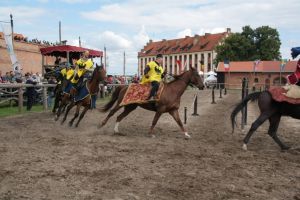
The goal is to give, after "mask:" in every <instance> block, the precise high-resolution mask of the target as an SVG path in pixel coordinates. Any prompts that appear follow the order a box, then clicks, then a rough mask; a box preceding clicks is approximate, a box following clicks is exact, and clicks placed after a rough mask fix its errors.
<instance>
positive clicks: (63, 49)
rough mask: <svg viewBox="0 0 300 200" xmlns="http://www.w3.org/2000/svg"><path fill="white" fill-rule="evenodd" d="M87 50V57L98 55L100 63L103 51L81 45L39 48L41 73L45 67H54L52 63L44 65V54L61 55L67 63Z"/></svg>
mask: <svg viewBox="0 0 300 200" xmlns="http://www.w3.org/2000/svg"><path fill="white" fill-rule="evenodd" d="M86 50H88V51H89V53H90V54H89V57H90V58H96V57H100V61H101V63H102V58H103V52H102V51H97V50H93V49H88V48H83V47H77V46H71V45H59V46H52V47H45V48H40V51H41V54H42V67H43V70H42V74H43V75H44V73H45V70H46V69H52V68H53V67H54V64H53V65H45V62H44V61H45V59H44V57H45V56H55V57H61V58H65V59H66V60H67V61H69V63H72V62H71V61H72V59H79V58H80V55H81V54H82V53H83V52H84V51H86Z"/></svg>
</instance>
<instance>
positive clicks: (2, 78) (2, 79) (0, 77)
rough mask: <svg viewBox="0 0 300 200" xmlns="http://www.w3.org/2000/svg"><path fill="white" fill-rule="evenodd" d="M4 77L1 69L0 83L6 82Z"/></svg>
mask: <svg viewBox="0 0 300 200" xmlns="http://www.w3.org/2000/svg"><path fill="white" fill-rule="evenodd" d="M4 82H5V81H4V77H2V71H1V70H0V83H4Z"/></svg>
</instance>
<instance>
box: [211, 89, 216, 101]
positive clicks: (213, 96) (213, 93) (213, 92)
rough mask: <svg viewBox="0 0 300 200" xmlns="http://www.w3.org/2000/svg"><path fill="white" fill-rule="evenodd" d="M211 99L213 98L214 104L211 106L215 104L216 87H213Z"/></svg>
mask: <svg viewBox="0 0 300 200" xmlns="http://www.w3.org/2000/svg"><path fill="white" fill-rule="evenodd" d="M211 98H212V102H211V104H215V103H216V102H215V86H213V88H212V90H211Z"/></svg>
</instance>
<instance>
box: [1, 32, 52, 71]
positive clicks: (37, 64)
mask: <svg viewBox="0 0 300 200" xmlns="http://www.w3.org/2000/svg"><path fill="white" fill-rule="evenodd" d="M14 38H15V40H14V51H15V54H16V57H17V59H18V61H19V63H20V64H21V66H22V68H23V70H22V73H23V74H24V73H26V72H33V73H36V72H39V73H40V74H41V73H42V55H41V52H40V48H41V47H46V45H42V44H35V43H29V42H25V41H24V38H25V37H24V36H23V35H22V34H14ZM54 60H55V58H54V57H45V63H47V64H53V63H54ZM11 65H12V64H11V60H10V57H9V54H8V51H7V49H6V43H5V40H4V37H3V33H2V32H0V70H1V71H2V73H5V72H7V71H12V66H11Z"/></svg>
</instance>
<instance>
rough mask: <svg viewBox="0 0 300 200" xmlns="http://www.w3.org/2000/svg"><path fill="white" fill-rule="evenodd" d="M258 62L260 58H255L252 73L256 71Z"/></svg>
mask: <svg viewBox="0 0 300 200" xmlns="http://www.w3.org/2000/svg"><path fill="white" fill-rule="evenodd" d="M259 63H260V60H255V61H254V63H253V72H254V73H255V72H256V71H257V68H258V65H259Z"/></svg>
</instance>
